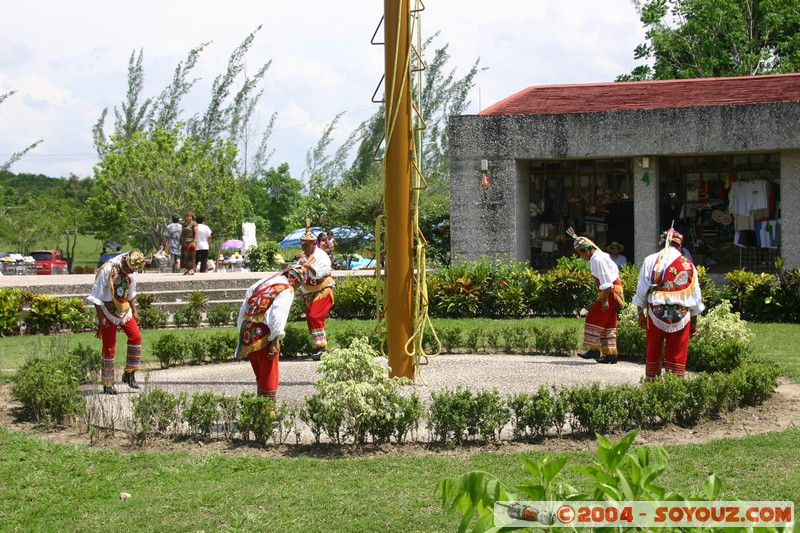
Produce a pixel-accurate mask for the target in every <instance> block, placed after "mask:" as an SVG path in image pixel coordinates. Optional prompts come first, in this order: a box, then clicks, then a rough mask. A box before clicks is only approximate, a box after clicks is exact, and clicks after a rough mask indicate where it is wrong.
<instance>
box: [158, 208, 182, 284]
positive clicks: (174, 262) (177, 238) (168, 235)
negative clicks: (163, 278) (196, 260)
mask: <svg viewBox="0 0 800 533" xmlns="http://www.w3.org/2000/svg"><path fill="white" fill-rule="evenodd" d="M182 229H183V226H181V217H179V216H178V215H172V224H167V228H166V229H165V230H164V235H163V236H162V237H161V248H162V249H166V252H167V253H168V254H169V263H170V266H171V267H172V273H173V274H174V273H176V272H177V271H178V268H180V262H181V231H182ZM165 247H167V248H165Z"/></svg>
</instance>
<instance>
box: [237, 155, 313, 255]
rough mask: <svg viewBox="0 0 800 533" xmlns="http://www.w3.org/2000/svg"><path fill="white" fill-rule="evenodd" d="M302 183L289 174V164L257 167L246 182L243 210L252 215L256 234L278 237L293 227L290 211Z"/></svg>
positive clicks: (298, 198)
mask: <svg viewBox="0 0 800 533" xmlns="http://www.w3.org/2000/svg"><path fill="white" fill-rule="evenodd" d="M302 190H303V184H302V182H300V181H299V180H296V179H294V178H292V176H291V175H290V173H289V165H287V164H286V163H282V164H280V165H279V166H278V168H277V169H276V168H269V169H263V168H262V169H261V170H260V171H259V172H257V173H256V175H255V176H254V177H253V179H251V180H250V181H249V182H247V183H246V194H247V198H248V200H249V204H250V205H249V206H248V207H247V210H246V212H245V215H246V216H247V217H248V218H252V219H253V221H254V222H255V225H256V231H257V232H258V234H259V235H266V236H267V237H268V238H269V239H271V240H279V239H282V238H283V236H284V235H286V234H287V233H288V232H290V231H292V230H294V229H296V224H297V223H296V221H295V219H294V216H293V215H294V214H295V212H296V210H297V209H298V208H299V206H300V202H301V199H302Z"/></svg>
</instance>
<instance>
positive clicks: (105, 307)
mask: <svg viewBox="0 0 800 533" xmlns="http://www.w3.org/2000/svg"><path fill="white" fill-rule="evenodd" d="M123 265H125V266H126V267H127V271H126V269H125V268H123ZM143 267H144V257H143V256H142V253H141V252H139V251H134V252H129V253H127V254H122V255H119V256H117V257H114V258H112V259H110V260H108V261H107V262H106V263H105V264H104V265H103V266H102V267H100V270H98V272H97V275H96V276H95V280H94V285H92V292H91V294H90V295H89V296H88V297H87V298H86V299H87V300H88V301H89V302H91V303H92V304H94V306H95V308H96V309H97V310H98V322H99V327H98V330H97V336H98V337H99V338H100V339H101V340H102V341H103V349H102V359H103V362H102V370H101V374H100V380H101V382H102V384H103V387H104V389H103V390H104V392H106V393H107V394H116V390H112V389H113V387H114V378H115V372H114V359H115V356H116V349H117V328H118V327H119V328H120V329H122V331H123V332H125V335H127V337H128V348H127V358H126V361H125V370H124V374H123V378H122V379H123V382H125V383H128V384H129V385H130V386H131V388H139V387H138V385H136V380H135V377H134V373H135V372H136V371H137V370H139V368H140V366H141V356H142V335H141V333H140V332H139V325H138V323H137V320H136V318H137V317H136V315H135V304H134V303H133V299H134V298H136V273H137V271H138V270H141V269H142V268H143ZM101 317H102V319H101ZM103 319H104V320H105V321H106V327H104V326H103Z"/></svg>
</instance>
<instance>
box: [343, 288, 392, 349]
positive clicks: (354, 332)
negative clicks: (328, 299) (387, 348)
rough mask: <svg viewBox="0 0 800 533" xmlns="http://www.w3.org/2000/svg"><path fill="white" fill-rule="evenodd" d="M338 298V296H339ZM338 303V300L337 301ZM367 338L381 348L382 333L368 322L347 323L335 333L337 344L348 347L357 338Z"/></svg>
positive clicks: (370, 343)
mask: <svg viewBox="0 0 800 533" xmlns="http://www.w3.org/2000/svg"><path fill="white" fill-rule="evenodd" d="M337 298H338V297H337ZM337 305H338V301H337ZM359 338H366V339H367V342H369V345H370V346H371V347H372V348H373V349H374V350H375V351H376V352H377V351H380V349H381V338H380V335H379V334H378V333H377V332H376V331H375V329H374V325H373V324H370V323H366V322H361V323H346V324H345V326H344V327H343V328H342V329H340V330H339V331H337V332H336V333H334V334H333V340H334V342H335V343H336V346H338V347H340V348H346V347H348V346H350V344H352V342H353V341H354V340H355V339H359Z"/></svg>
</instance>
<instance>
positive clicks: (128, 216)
mask: <svg viewBox="0 0 800 533" xmlns="http://www.w3.org/2000/svg"><path fill="white" fill-rule="evenodd" d="M182 126H183V125H182V124H180V123H179V124H178V125H177V126H176V128H175V129H172V130H163V129H160V128H157V129H156V130H155V131H153V132H152V133H148V132H141V131H140V132H137V133H134V134H133V136H132V137H131V138H130V139H129V140H126V139H113V140H112V141H113V142H112V143H111V144H110V145H109V146H108V149H107V150H106V155H105V157H104V158H103V160H102V161H100V162H99V163H98V165H97V170H96V171H95V173H96V178H97V184H96V187H97V188H98V191H99V192H98V194H97V195H96V196H93V197H92V198H91V199H90V200H89V202H88V205H89V209H90V210H91V211H92V213H93V217H94V218H95V219H96V220H97V221H99V224H98V229H100V236H101V237H102V238H103V239H109V240H119V242H130V241H132V242H134V243H135V244H136V245H137V246H140V247H142V248H144V249H145V250H146V249H149V248H151V247H153V246H154V245H155V244H156V243H157V242H159V241H160V240H161V237H160V236H161V234H162V232H163V229H164V224H165V223H166V221H165V218H164V217H165V213H176V212H182V211H183V210H185V209H191V210H193V211H194V212H195V213H203V214H205V215H206V217H207V218H208V220H209V222H210V223H212V224H218V225H219V226H217V227H218V228H219V231H218V233H217V234H218V235H220V236H225V235H238V232H239V231H240V229H239V225H240V224H241V220H242V216H243V213H244V204H245V199H244V192H243V187H242V183H241V181H240V180H238V179H237V178H236V177H235V176H234V169H235V166H236V147H235V146H233V145H232V143H230V142H228V141H224V140H209V141H203V140H199V139H196V138H194V137H187V136H186V135H185V133H184V132H183V127H182Z"/></svg>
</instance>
